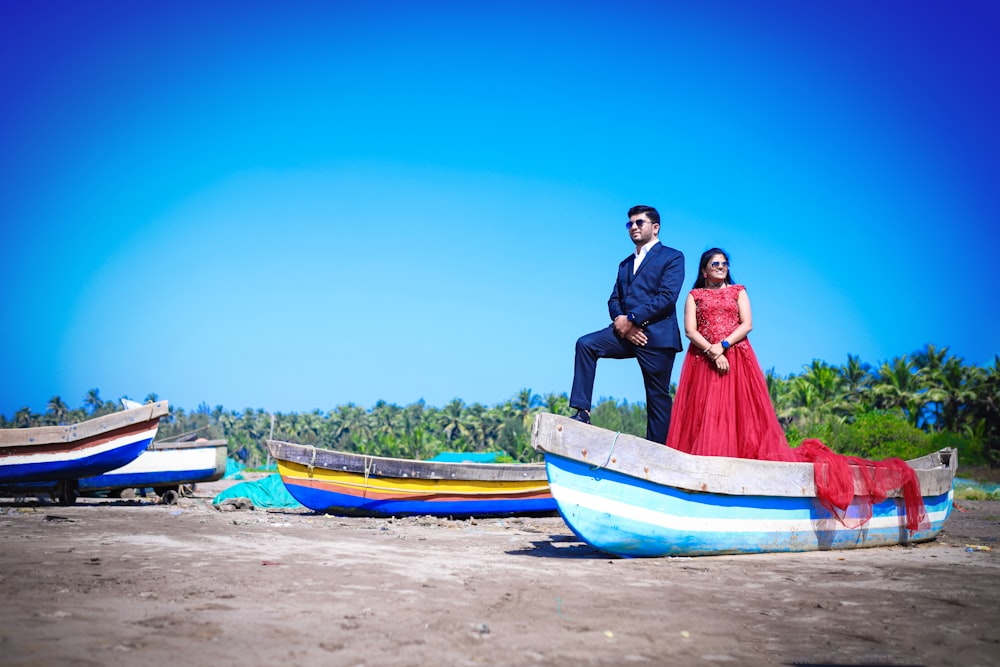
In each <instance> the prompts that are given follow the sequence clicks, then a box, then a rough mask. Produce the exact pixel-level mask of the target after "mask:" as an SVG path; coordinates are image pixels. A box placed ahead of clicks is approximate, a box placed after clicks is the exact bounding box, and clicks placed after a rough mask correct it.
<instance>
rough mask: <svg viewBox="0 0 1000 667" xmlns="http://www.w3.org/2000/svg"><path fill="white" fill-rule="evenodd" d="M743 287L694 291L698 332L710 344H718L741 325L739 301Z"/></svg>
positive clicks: (732, 286)
mask: <svg viewBox="0 0 1000 667" xmlns="http://www.w3.org/2000/svg"><path fill="white" fill-rule="evenodd" d="M743 289H744V288H743V285H729V286H728V287H725V288H722V289H693V290H691V296H692V297H693V298H694V303H695V306H696V310H695V313H696V317H697V320H698V332H699V333H701V335H702V336H704V337H705V338H706V340H708V342H710V343H718V342H719V341H720V340H722V339H723V338H725V337H726V336H728V335H729V334H731V333H732V332H733V331H734V330H735V329H736V327H738V326H739V325H740V309H739V304H738V303H737V300H738V299H739V296H740V292H742V291H743Z"/></svg>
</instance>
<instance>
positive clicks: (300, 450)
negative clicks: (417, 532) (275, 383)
mask: <svg viewBox="0 0 1000 667" xmlns="http://www.w3.org/2000/svg"><path fill="white" fill-rule="evenodd" d="M266 443H267V449H268V451H269V452H270V453H271V456H272V458H274V459H277V460H279V461H290V462H293V463H298V464H300V465H304V466H312V467H314V468H322V469H324V470H339V471H343V472H351V473H358V474H361V475H369V476H375V477H396V478H403V479H406V478H411V479H463V480H470V481H472V480H476V481H498V482H519V481H530V480H545V479H547V478H546V476H545V464H544V463H452V462H447V461H417V460H413V459H395V458H387V457H381V456H366V455H364V454H352V453H349V452H341V451H338V450H335V449H320V448H318V447H313V446H311V445H299V444H296V443H292V442H283V441H280V440H267V441H266Z"/></svg>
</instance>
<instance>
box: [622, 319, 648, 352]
mask: <svg viewBox="0 0 1000 667" xmlns="http://www.w3.org/2000/svg"><path fill="white" fill-rule="evenodd" d="M615 334H616V335H617V336H618V337H619V338H621V339H622V340H627V341H628V342H630V343H632V344H633V345H638V346H639V347H643V346H645V345H646V343H648V342H649V339H648V338H647V337H646V332H645V331H643V330H642V329H640V328H639V327H637V326H635V325H634V324H632V323H631V322H629V321H628V317H626V316H625V315H619V316H618V317H616V318H615Z"/></svg>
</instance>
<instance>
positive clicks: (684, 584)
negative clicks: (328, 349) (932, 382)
mask: <svg viewBox="0 0 1000 667" xmlns="http://www.w3.org/2000/svg"><path fill="white" fill-rule="evenodd" d="M225 484H226V483H225V482H217V483H213V484H207V485H201V486H199V488H198V489H197V490H196V493H195V494H194V497H188V498H182V499H181V500H180V501H179V503H178V504H176V505H158V504H154V503H153V501H152V500H146V499H139V500H132V501H122V500H114V501H112V500H96V499H87V500H84V501H81V502H79V503H78V504H76V505H74V506H70V507H61V506H58V505H51V504H44V503H39V502H37V501H33V500H32V501H30V502H24V501H22V502H15V501H14V500H13V499H7V500H0V598H2V600H3V603H2V606H0V665H4V666H10V667H28V666H36V665H83V666H86V665H95V666H97V665H101V666H108V665H143V666H149V667H156V666H159V665H171V666H177V665H184V666H186V667H202V666H204V667H210V666H211V667H225V666H229V665H233V666H237V665H239V666H253V665H282V666H283V667H292V666H296V665H302V666H305V665H369V666H376V665H560V666H561V665H566V666H570V665H572V666H578V665H724V666H728V665H774V664H779V665H780V664H785V665H896V666H899V665H927V666H931V665H934V666H937V665H962V666H969V665H998V664H1000V622H998V618H997V616H998V611H1000V544H998V542H1000V503H997V502H988V501H960V502H959V506H960V510H956V511H955V512H954V513H953V514H952V517H951V518H950V519H949V521H948V523H947V524H946V527H945V530H944V532H943V533H942V534H941V536H940V537H939V538H938V539H937V540H935V541H933V542H930V543H926V544H922V545H917V546H911V547H883V548H877V549H864V550H856V551H848V552H820V553H805V554H768V555H755V556H717V557H702V558H661V559H638V560H623V559H614V558H609V557H607V556H605V555H602V554H600V553H599V552H596V551H595V550H593V549H591V548H590V547H588V546H587V545H586V544H584V543H581V542H579V541H578V540H577V539H576V538H575V537H574V536H573V535H572V533H571V532H570V531H569V530H568V529H567V528H566V526H565V524H564V523H563V522H562V520H561V519H560V518H559V517H558V516H553V517H543V518H506V519H477V520H464V521H452V520H447V519H435V518H430V517H417V518H407V519H395V520H390V519H352V518H342V517H331V516H323V515H315V514H312V513H309V512H307V511H304V510H267V511H265V510H261V509H256V510H243V511H229V512H223V511H219V510H217V509H215V508H213V507H212V505H211V499H212V498H213V497H214V495H215V494H216V493H218V491H219V490H221V489H222V488H225ZM967 545H973V546H983V547H992V550H991V551H986V550H976V549H971V550H970V549H969V548H968V547H967Z"/></svg>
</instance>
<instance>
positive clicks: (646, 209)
mask: <svg viewBox="0 0 1000 667" xmlns="http://www.w3.org/2000/svg"><path fill="white" fill-rule="evenodd" d="M640 213H645V214H646V217H648V218H649V221H650V222H655V223H656V224H660V214H659V213H657V212H656V209H655V208H653V207H652V206H643V205H642V204H639V205H637V206H633V207H632V208H630V209H629V210H628V217H629V218H631V217H632V216H633V215H639V214H640Z"/></svg>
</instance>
